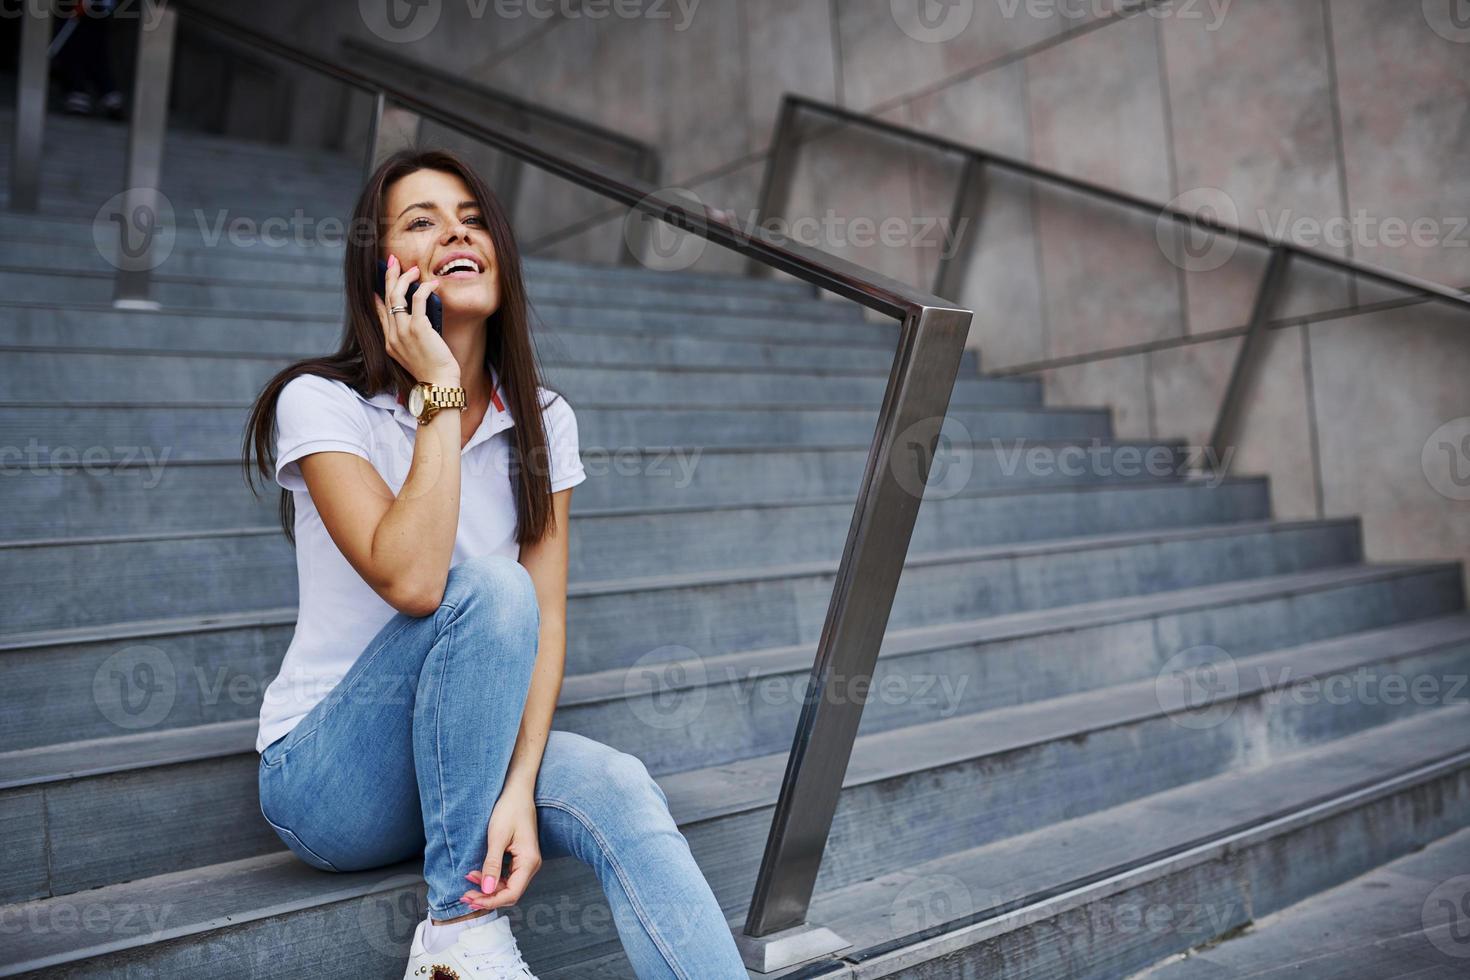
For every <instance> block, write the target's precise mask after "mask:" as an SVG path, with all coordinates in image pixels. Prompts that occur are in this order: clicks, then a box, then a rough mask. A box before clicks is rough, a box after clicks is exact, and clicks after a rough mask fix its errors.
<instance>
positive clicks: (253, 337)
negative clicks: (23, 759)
mask: <svg viewBox="0 0 1470 980" xmlns="http://www.w3.org/2000/svg"><path fill="white" fill-rule="evenodd" d="M108 302H110V300H108ZM533 316H535V317H537V318H538V319H539V320H541V321H543V322H544V324H545V325H542V326H538V327H536V328H535V329H536V330H537V331H538V332H537V345H538V347H539V346H540V345H541V344H542V343H543V340H544V342H546V343H547V344H548V345H555V344H560V345H562V346H563V348H564V349H566V350H567V352H568V355H570V354H572V353H575V351H576V349H577V348H576V347H575V346H574V345H575V341H576V339H577V338H576V337H575V336H567V337H565V339H563V334H564V333H565V334H569V335H570V334H586V333H595V334H601V335H605V336H607V337H608V338H609V340H615V339H616V338H621V337H625V336H629V335H632V336H634V337H637V338H645V337H646V338H664V339H668V340H678V339H682V338H687V337H700V338H706V339H711V340H725V341H744V342H746V343H754V344H781V345H785V346H796V345H809V346H817V347H820V348H824V349H827V348H831V347H832V346H834V345H841V346H845V347H851V348H855V349H858V350H862V351H866V352H868V356H870V357H871V356H878V354H881V356H882V357H884V358H885V359H886V362H887V363H890V364H891V363H892V360H893V353H894V343H895V340H896V337H897V334H896V333H895V332H894V330H893V329H892V324H877V323H863V322H861V321H856V320H834V319H832V318H830V317H826V316H820V315H818V316H817V318H815V319H812V318H809V317H805V318H804V317H797V316H784V317H770V316H764V315H761V314H753V313H743V312H737V313H730V314H725V313H701V314H699V315H698V318H697V320H692V319H691V314H690V313H689V312H688V311H684V310H676V309H652V308H649V307H646V306H641V305H634V306H626V305H625V306H613V305H603V306H599V305H598V304H595V303H563V302H560V301H558V302H556V303H539V304H537V305H536V306H535V307H534V308H533ZM124 317H126V318H128V319H122V318H124ZM141 317H149V318H152V317H180V318H182V321H175V323H178V322H182V323H183V324H184V325H185V327H187V326H188V325H190V324H192V323H194V322H196V321H199V320H201V319H202V318H205V317H209V318H219V317H223V318H224V319H227V320H228V321H229V325H230V327H231V328H232V329H233V330H234V333H233V336H232V337H231V339H230V344H231V346H229V347H225V348H223V349H225V350H230V349H235V348H236V347H238V346H239V345H241V344H246V345H249V346H247V347H246V348H245V349H246V351H247V352H257V351H259V350H261V349H262V348H264V349H266V350H267V351H273V350H275V348H273V347H270V346H268V345H270V344H273V343H275V342H276V339H277V337H278V336H279V335H280V333H281V332H282V331H287V330H293V329H295V330H303V331H308V332H309V333H308V334H307V335H306V337H305V338H299V339H298V340H297V341H296V343H297V344H301V343H303V342H307V343H309V344H310V348H309V350H307V351H306V352H307V353H316V352H318V351H319V350H320V349H322V345H321V343H320V337H321V336H323V334H322V332H321V331H322V330H323V329H324V328H329V330H330V335H331V336H332V337H333V338H335V337H336V335H337V334H338V333H339V332H340V330H341V321H342V310H341V306H340V304H339V305H338V306H337V307H335V308H333V309H330V310H327V311H326V312H317V313H309V312H304V311H293V310H274V311H271V312H270V314H269V315H265V314H259V313H251V314H244V313H241V311H240V310H238V309H234V310H232V311H231V313H230V314H221V313H220V312H219V311H218V310H211V309H208V308H197V307H190V306H173V307H169V308H166V309H163V310H157V311H149V312H146V313H135V312H128V311H118V310H113V309H112V307H111V306H110V305H103V304H101V303H99V302H93V303H73V304H69V305H68V306H67V308H66V309H65V310H58V309H55V308H54V307H53V306H52V305H50V304H46V303H38V302H35V301H33V300H30V299H27V300H26V301H25V302H20V303H17V302H14V301H4V300H0V320H9V319H12V318H13V319H14V320H15V321H16V322H18V323H22V324H29V325H30V326H29V327H28V328H27V329H29V330H30V331H31V333H30V335H31V336H33V337H37V338H38V339H40V341H41V343H42V344H43V345H44V344H48V343H49V341H48V340H47V337H48V336H49V335H48V333H47V332H46V327H47V325H48V324H59V323H66V322H72V323H78V324H82V325H84V326H85V325H86V324H87V322H88V320H89V319H91V318H97V319H96V323H97V324H98V325H106V324H116V323H126V322H128V320H132V321H136V320H137V319H139V318H141ZM691 323H696V324H697V330H691V327H690V324H691ZM236 325H238V326H236ZM94 329H95V327H94ZM164 329H169V328H168V326H167V325H164ZM37 330H39V331H40V332H39V333H36V331H37ZM177 330H178V327H177V326H174V327H173V328H172V331H171V332H172V333H174V334H176V333H177ZM139 336H145V335H144V334H140V335H139ZM226 336H227V337H228V336H230V335H229V334H227V335H226ZM120 346H126V345H125V344H124V345H120ZM335 346H336V345H335V343H334V342H332V343H328V344H327V345H326V347H327V348H331V347H335ZM285 349H286V350H287V351H290V350H291V349H292V348H290V347H287V348H285ZM783 349H784V348H783Z"/></svg>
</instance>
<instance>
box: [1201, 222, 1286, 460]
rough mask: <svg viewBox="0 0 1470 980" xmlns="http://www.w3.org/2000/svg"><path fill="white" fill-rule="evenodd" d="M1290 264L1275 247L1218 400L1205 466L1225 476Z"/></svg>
mask: <svg viewBox="0 0 1470 980" xmlns="http://www.w3.org/2000/svg"><path fill="white" fill-rule="evenodd" d="M1290 263H1291V251H1290V250H1289V249H1287V248H1283V247H1280V246H1278V247H1276V248H1273V249H1272V250H1271V258H1270V260H1269V261H1268V262H1267V263H1266V271H1265V272H1264V273H1262V274H1261V284H1260V286H1259V287H1257V289H1256V300H1255V305H1254V306H1253V307H1252V309H1251V318H1250V323H1249V325H1248V326H1247V327H1246V332H1245V339H1243V340H1242V341H1241V342H1240V353H1238V354H1236V355H1235V365H1234V366H1233V367H1232V368H1231V370H1230V381H1229V383H1228V384H1227V385H1226V386H1225V396H1224V397H1223V398H1222V399H1221V400H1220V411H1219V413H1218V414H1217V415H1216V417H1215V427H1214V429H1213V430H1212V431H1211V432H1210V446H1209V448H1210V458H1209V460H1207V463H1208V464H1209V465H1210V466H1212V467H1214V468H1215V469H1216V470H1217V471H1218V472H1219V474H1220V475H1221V476H1223V475H1224V472H1225V469H1226V466H1225V462H1224V461H1225V458H1226V457H1225V455H1224V454H1225V453H1226V452H1227V450H1228V448H1229V445H1230V443H1231V442H1233V441H1234V440H1235V428H1236V426H1237V425H1238V424H1239V421H1240V411H1241V407H1242V404H1243V401H1244V398H1245V390H1246V387H1247V386H1248V385H1250V384H1251V383H1252V382H1253V381H1254V380H1255V377H1256V374H1257V372H1258V371H1259V369H1260V361H1261V355H1262V354H1264V353H1265V350H1266V322H1267V320H1268V319H1269V318H1270V316H1271V310H1272V309H1273V308H1274V307H1275V305H1276V297H1277V296H1278V295H1279V294H1280V292H1281V287H1282V285H1283V284H1284V283H1285V281H1286V270H1287V266H1288V265H1290Z"/></svg>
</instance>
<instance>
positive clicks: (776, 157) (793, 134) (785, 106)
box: [745, 95, 801, 276]
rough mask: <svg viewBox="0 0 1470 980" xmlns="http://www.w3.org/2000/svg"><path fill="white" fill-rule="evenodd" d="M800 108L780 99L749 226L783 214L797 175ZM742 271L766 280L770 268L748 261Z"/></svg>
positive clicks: (751, 260) (787, 98)
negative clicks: (798, 117)
mask: <svg viewBox="0 0 1470 980" xmlns="http://www.w3.org/2000/svg"><path fill="white" fill-rule="evenodd" d="M800 108H801V107H800V106H799V105H798V104H797V103H796V102H794V101H793V100H792V98H791V96H789V95H787V96H784V97H783V98H782V99H781V111H780V112H779V113H778V114H777V116H776V125H775V127H774V128H773V129H772V130H771V145H770V146H769V147H767V148H766V166H765V169H764V170H763V171H762V172H761V186H760V189H759V191H758V192H757V193H756V199H755V214H754V215H752V216H751V217H752V218H753V221H752V223H753V224H755V225H759V224H760V223H761V222H762V221H765V220H766V219H767V218H768V217H770V216H771V214H772V213H773V212H779V213H781V214H785V213H786V206H787V205H788V204H789V203H790V198H791V180H792V177H793V175H794V174H795V171H796V151H797V131H796V126H797V122H796V114H797V112H799V111H800ZM745 271H746V274H747V275H750V276H769V275H770V274H771V267H770V266H768V265H766V264H765V263H764V262H761V261H760V260H758V259H756V258H754V257H751V258H750V259H749V260H748V261H747V262H746V267H745Z"/></svg>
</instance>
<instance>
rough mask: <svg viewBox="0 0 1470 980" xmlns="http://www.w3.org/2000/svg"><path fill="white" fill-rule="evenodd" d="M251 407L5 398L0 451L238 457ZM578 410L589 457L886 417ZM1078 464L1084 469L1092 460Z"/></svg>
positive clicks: (1071, 416) (860, 436)
mask: <svg viewBox="0 0 1470 980" xmlns="http://www.w3.org/2000/svg"><path fill="white" fill-rule="evenodd" d="M553 390H554V389H553ZM249 407H250V406H249V405H248V404H246V403H242V402H233V403H227V404H221V403H217V402H196V403H194V404H193V405H140V404H124V403H118V402H110V403H103V404H72V403H69V402H57V401H51V402H48V403H46V404H42V405H37V404H34V403H29V402H27V403H17V402H3V403H0V408H3V409H4V413H3V417H0V446H15V447H25V450H24V451H25V453H27V454H29V456H28V458H39V460H40V465H42V466H53V465H56V464H66V463H72V464H75V463H76V462H78V461H79V460H86V461H88V462H91V463H100V462H102V461H103V460H105V459H107V458H109V455H108V454H111V455H112V456H126V457H127V458H130V459H134V460H141V461H142V462H143V463H145V464H148V465H153V464H157V465H164V464H168V463H175V462H180V461H184V460H197V459H221V458H224V457H227V456H230V455H232V454H235V453H238V452H239V450H240V443H241V435H242V433H243V431H244V423H245V419H246V418H247V416H248V413H249ZM572 407H573V409H574V410H575V411H576V413H577V423H578V434H579V440H580V444H581V449H582V452H583V454H584V455H587V454H593V455H598V454H601V455H603V456H604V457H606V456H607V455H609V454H615V453H621V452H623V451H624V450H625V449H626V448H635V447H636V448H643V449H662V448H665V447H669V448H673V447H681V448H685V449H687V451H688V452H689V453H693V452H695V451H697V450H699V449H702V448H707V447H715V446H722V447H736V446H746V447H752V448H753V447H769V446H785V447H788V448H790V447H796V446H803V447H818V446H853V445H861V444H864V443H868V442H870V441H871V440H872V437H873V427H874V426H875V425H876V424H877V420H878V406H877V404H872V405H824V406H821V407H817V408H812V407H809V406H790V405H784V404H771V403H764V404H759V405H737V406H718V407H699V406H692V407H690V408H688V409H685V410H683V411H679V412H671V411H669V410H668V408H666V407H663V406H647V407H644V406H636V405H599V404H595V403H590V402H585V401H583V402H579V403H576V404H573V406H572ZM945 432H946V434H947V435H949V438H950V439H951V440H954V441H962V442H963V441H968V442H972V443H973V442H976V441H982V442H984V441H988V440H991V439H1000V440H1003V441H1004V440H1024V441H1025V442H1024V443H1023V447H1024V448H1026V449H1029V448H1030V443H1031V442H1032V441H1033V440H1042V441H1052V440H1069V439H1070V440H1078V439H1080V440H1086V439H1089V438H1096V439H1107V438H1109V437H1110V436H1111V434H1112V419H1111V417H1110V415H1109V413H1108V410H1107V409H1091V408H1082V409H1059V408H1040V407H1023V408H994V409H984V408H965V407H963V406H961V407H958V408H956V409H954V410H952V411H950V412H948V413H946V415H945ZM37 454H39V456H38V457H37ZM1063 462H1067V461H1063ZM1071 465H1073V466H1078V465H1085V460H1081V459H1079V460H1076V461H1072V463H1071ZM854 491H855V488H854Z"/></svg>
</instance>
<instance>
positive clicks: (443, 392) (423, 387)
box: [408, 381, 465, 425]
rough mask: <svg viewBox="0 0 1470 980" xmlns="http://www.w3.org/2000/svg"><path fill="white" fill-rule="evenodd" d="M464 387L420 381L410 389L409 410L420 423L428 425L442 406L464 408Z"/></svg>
mask: <svg viewBox="0 0 1470 980" xmlns="http://www.w3.org/2000/svg"><path fill="white" fill-rule="evenodd" d="M464 407H465V397H464V389H463V388H451V387H447V386H445V385H435V384H429V383H428V382H427V381H420V382H419V383H418V384H416V385H414V386H413V387H412V388H410V389H408V412H409V414H410V415H412V416H413V417H414V418H416V419H418V420H419V425H428V424H429V423H430V422H431V421H433V419H434V416H435V415H437V414H439V409H441V408H464Z"/></svg>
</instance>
